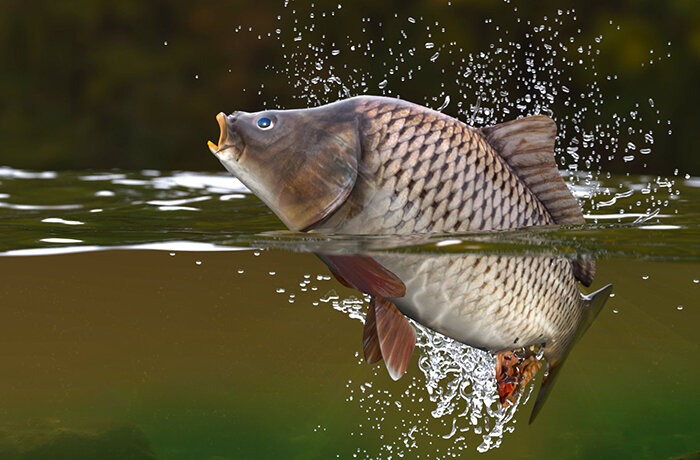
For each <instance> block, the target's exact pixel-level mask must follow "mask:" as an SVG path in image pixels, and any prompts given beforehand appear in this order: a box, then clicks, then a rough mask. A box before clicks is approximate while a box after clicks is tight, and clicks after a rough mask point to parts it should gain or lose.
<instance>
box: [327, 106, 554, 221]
mask: <svg viewBox="0 0 700 460" xmlns="http://www.w3.org/2000/svg"><path fill="white" fill-rule="evenodd" d="M355 110H356V112H357V113H358V114H359V117H360V137H361V143H362V147H363V148H362V157H361V159H360V166H359V168H360V173H359V175H360V177H359V178H358V184H356V186H355V187H354V189H353V191H352V192H351V193H350V196H349V197H348V199H347V201H346V203H345V204H344V205H343V206H341V207H340V208H339V209H338V210H337V211H336V212H335V214H334V215H333V216H332V217H331V218H330V219H328V220H327V221H326V222H325V223H324V224H322V225H321V226H319V227H318V228H316V230H317V231H336V232H338V231H339V232H343V233H376V234H382V233H392V234H407V233H414V232H455V231H483V230H498V229H505V228H514V227H525V226H531V225H547V224H553V223H554V221H553V219H552V217H551V216H550V214H549V213H548V212H547V210H546V209H545V208H544V206H543V205H542V203H540V201H539V200H538V199H537V198H536V197H535V196H534V195H533V194H532V192H531V191H530V190H529V189H528V188H527V186H526V185H525V184H523V182H522V181H520V180H519V179H518V177H517V175H516V174H515V173H514V172H513V170H512V169H511V168H510V167H509V166H508V165H507V164H506V163H505V161H504V160H503V159H502V158H500V156H499V155H498V154H497V153H496V152H495V151H494V149H493V147H491V146H490V145H489V144H488V142H487V141H486V140H485V138H484V136H483V135H482V134H481V133H480V132H479V131H478V130H477V129H474V128H471V127H469V126H467V125H465V124H464V123H461V122H459V121H458V120H455V119H454V118H451V117H449V116H447V115H444V114H441V113H439V112H435V111H430V110H427V109H425V108H422V107H419V106H414V105H412V104H407V103H404V102H402V101H398V100H396V101H394V100H389V99H386V100H384V99H382V100H379V101H377V100H372V98H366V99H365V98H358V100H357V103H356V106H355Z"/></svg>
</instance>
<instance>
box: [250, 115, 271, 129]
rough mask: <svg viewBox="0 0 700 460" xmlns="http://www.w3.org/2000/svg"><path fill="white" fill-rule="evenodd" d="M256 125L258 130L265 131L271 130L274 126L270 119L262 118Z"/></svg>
mask: <svg viewBox="0 0 700 460" xmlns="http://www.w3.org/2000/svg"><path fill="white" fill-rule="evenodd" d="M255 123H256V124H257V125H258V128H260V129H263V130H266V129H270V128H272V127H273V126H274V123H273V122H272V120H271V119H270V118H268V117H260V118H258V121H256V122H255Z"/></svg>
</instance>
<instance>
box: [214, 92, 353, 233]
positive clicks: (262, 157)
mask: <svg viewBox="0 0 700 460" xmlns="http://www.w3.org/2000/svg"><path fill="white" fill-rule="evenodd" d="M216 119H217V121H218V123H219V129H220V136H219V143H218V145H217V144H214V143H213V142H211V141H210V142H209V144H208V145H209V149H210V150H211V152H212V153H213V154H214V155H215V156H216V157H217V158H218V159H219V161H221V163H222V164H223V165H224V167H225V168H226V169H227V170H228V171H229V172H230V173H231V174H233V175H234V176H236V177H237V178H238V179H239V180H240V181H241V182H243V184H244V185H245V186H246V187H248V188H249V189H250V190H251V191H252V192H253V193H255V194H256V195H257V196H258V197H259V198H260V199H261V200H262V201H263V202H264V203H265V204H266V205H267V206H268V207H269V208H270V209H271V210H272V211H273V212H274V213H275V214H277V216H278V217H279V218H280V220H282V222H283V223H284V224H285V225H286V226H287V227H288V228H289V229H290V230H294V231H306V230H309V229H311V228H313V227H314V225H315V224H317V223H319V222H321V221H322V220H323V219H324V218H326V217H328V216H329V215H330V214H331V213H333V211H335V210H336V209H337V208H338V207H340V205H342V204H343V202H345V200H346V199H347V197H348V195H349V194H350V192H351V191H352V189H353V187H354V185H355V182H356V180H357V170H358V162H359V158H360V150H361V149H360V140H359V130H358V116H357V115H356V114H355V112H354V111H353V110H348V109H347V108H346V107H343V106H342V104H341V103H336V104H330V105H326V106H322V107H317V108H312V109H300V110H266V111H262V112H256V113H247V112H233V113H232V114H230V115H225V114H224V113H223V112H222V113H219V114H218V115H217V116H216Z"/></svg>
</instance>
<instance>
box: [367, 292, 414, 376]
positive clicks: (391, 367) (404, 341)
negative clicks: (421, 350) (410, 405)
mask: <svg viewBox="0 0 700 460" xmlns="http://www.w3.org/2000/svg"><path fill="white" fill-rule="evenodd" d="M372 308H374V315H375V319H376V334H377V339H378V341H379V349H380V351H381V355H382V357H383V358H384V364H385V365H386V369H387V371H389V376H391V378H392V379H394V380H398V379H400V378H401V376H403V374H405V373H406V369H408V365H409V363H410V362H411V355H413V349H414V348H415V346H416V331H415V329H413V326H411V323H409V322H408V319H406V317H405V316H404V315H403V313H401V312H400V311H399V310H398V308H396V305H394V304H393V303H391V302H390V301H388V300H386V299H383V298H380V297H374V298H373V299H372V304H371V305H370V309H372ZM366 324H367V323H366ZM365 356H367V355H366V354H365ZM372 356H374V355H372Z"/></svg>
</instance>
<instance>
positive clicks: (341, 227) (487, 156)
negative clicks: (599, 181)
mask: <svg viewBox="0 0 700 460" xmlns="http://www.w3.org/2000/svg"><path fill="white" fill-rule="evenodd" d="M345 103H346V104H354V105H355V107H354V110H355V111H356V112H357V113H358V114H359V116H360V123H359V130H360V138H361V145H362V156H361V159H360V162H359V175H358V176H359V177H358V180H357V183H356V184H355V187H354V188H353V191H352V192H351V194H350V196H349V197H348V199H347V201H346V202H345V203H344V204H343V205H342V206H341V207H340V208H339V209H338V210H337V211H336V212H335V213H334V214H333V215H332V216H331V217H330V218H329V219H327V220H326V221H325V222H323V223H322V224H321V225H320V226H318V227H316V228H315V229H314V231H323V232H335V233H347V234H412V233H424V232H440V233H448V232H460V231H474V230H500V229H510V228H518V227H526V226H533V225H551V224H554V220H553V218H552V217H551V215H550V214H549V213H548V212H547V210H546V208H545V207H544V206H543V205H542V203H541V202H540V201H539V200H538V199H537V198H536V196H535V195H534V194H533V193H532V192H531V191H530V190H529V189H528V188H527V186H526V185H525V184H524V183H523V182H522V181H521V180H520V179H519V178H518V176H517V175H516V174H515V173H514V172H513V170H512V169H511V168H510V166H509V165H508V164H507V163H506V162H505V161H504V160H503V159H502V158H501V157H500V156H499V155H498V154H497V153H496V152H495V151H494V149H493V148H492V147H491V146H490V145H489V144H488V143H487V142H486V140H485V138H484V136H483V135H482V134H481V132H480V131H479V130H477V129H475V128H472V127H470V126H467V125H466V124H464V123H462V122H460V121H458V120H456V119H454V118H452V117H449V116H447V115H444V114H442V113H439V112H435V111H433V110H429V109H426V108H424V107H420V106H417V105H414V104H411V103H408V102H404V101H399V100H395V99H387V98H376V97H368V98H367V97H358V98H353V99H350V100H348V101H345ZM375 259H376V260H377V261H378V262H379V263H381V264H382V265H384V266H385V267H387V268H388V269H389V270H391V271H392V272H394V273H395V274H396V275H398V276H399V278H401V280H402V281H403V282H404V284H406V288H407V294H406V296H405V297H403V298H396V299H392V300H393V301H394V303H395V304H396V305H397V307H398V308H399V309H400V310H401V312H402V313H404V314H405V315H407V316H409V317H411V318H413V319H415V320H416V321H418V322H419V323H421V324H424V325H426V326H428V327H430V328H431V329H434V330H436V331H439V332H441V333H443V334H445V335H447V336H449V337H452V338H454V339H456V340H458V341H460V342H462V343H467V344H470V345H472V346H476V347H481V348H485V349H489V350H493V351H499V350H508V349H515V348H519V347H523V346H529V345H538V346H539V345H542V344H546V346H545V348H544V352H545V355H547V356H548V358H549V359H556V357H557V356H558V355H560V354H561V353H563V352H564V349H565V348H566V345H567V344H568V343H569V341H570V339H571V335H572V334H573V332H574V331H575V330H576V325H577V324H578V321H579V319H580V316H581V314H582V311H583V304H582V302H581V296H580V291H579V289H578V286H577V282H576V279H575V278H574V274H573V271H572V262H571V261H570V260H567V259H556V258H548V257H501V256H438V257H435V256H427V257H426V256H419V255H385V256H375Z"/></svg>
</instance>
